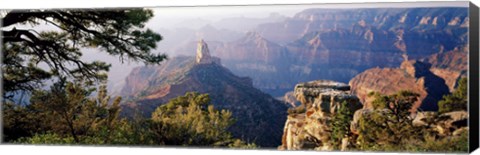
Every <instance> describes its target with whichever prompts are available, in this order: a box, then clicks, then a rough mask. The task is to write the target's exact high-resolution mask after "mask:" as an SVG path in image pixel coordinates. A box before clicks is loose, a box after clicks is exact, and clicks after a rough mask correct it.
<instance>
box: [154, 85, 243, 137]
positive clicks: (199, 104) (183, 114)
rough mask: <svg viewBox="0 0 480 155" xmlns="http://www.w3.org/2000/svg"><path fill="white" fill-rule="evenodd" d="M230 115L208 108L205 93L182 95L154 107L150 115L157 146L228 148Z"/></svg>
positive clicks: (208, 103) (211, 107)
mask: <svg viewBox="0 0 480 155" xmlns="http://www.w3.org/2000/svg"><path fill="white" fill-rule="evenodd" d="M231 116H232V113H231V112H229V111H226V110H221V111H218V110H216V109H214V107H213V105H210V97H209V96H208V94H198V93H186V94H185V96H180V97H177V98H174V99H172V100H170V102H168V103H167V104H165V105H162V106H160V107H158V108H157V109H156V110H155V112H154V113H153V114H152V121H153V128H154V132H155V135H156V137H157V140H158V143H159V144H163V145H185V146H186V145H189V146H190V145H193V146H228V145H229V144H230V143H232V141H233V138H232V136H231V134H230V133H229V132H228V131H227V129H228V127H229V126H231V125H232V124H233V123H234V120H233V119H232V118H231Z"/></svg>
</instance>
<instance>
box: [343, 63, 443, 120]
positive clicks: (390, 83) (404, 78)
mask: <svg viewBox="0 0 480 155" xmlns="http://www.w3.org/2000/svg"><path fill="white" fill-rule="evenodd" d="M430 68H431V64H429V63H424V62H421V61H416V60H411V61H404V62H403V63H402V64H401V65H400V67H399V68H383V69H380V68H374V69H369V70H367V71H365V72H363V73H360V74H358V75H357V76H355V78H353V79H352V80H351V81H350V83H349V85H350V86H351V87H352V93H354V94H356V95H357V96H358V97H359V98H360V100H361V101H362V102H363V103H364V104H365V107H366V108H372V106H371V104H370V103H371V99H370V98H369V97H368V94H369V93H370V92H379V93H381V94H386V95H389V94H393V93H396V92H398V91H401V90H409V91H412V92H415V93H418V94H419V95H420V97H419V100H418V101H417V102H416V103H415V104H414V105H413V107H412V110H413V111H416V110H417V109H418V108H421V109H422V110H425V111H436V110H438V106H437V102H438V101H439V100H440V99H441V98H442V97H443V95H446V94H448V93H449V92H450V90H449V88H448V86H447V85H446V82H445V80H444V79H442V78H441V77H439V76H437V75H435V74H434V73H432V72H431V71H430Z"/></svg>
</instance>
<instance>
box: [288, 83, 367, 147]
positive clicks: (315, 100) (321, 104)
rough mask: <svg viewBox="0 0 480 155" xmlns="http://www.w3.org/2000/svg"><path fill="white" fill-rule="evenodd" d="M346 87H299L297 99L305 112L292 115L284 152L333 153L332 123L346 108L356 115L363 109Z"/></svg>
mask: <svg viewBox="0 0 480 155" xmlns="http://www.w3.org/2000/svg"><path fill="white" fill-rule="evenodd" d="M349 90H350V86H348V85H347V84H345V83H340V82H335V81H328V80H318V81H311V82H306V83H300V84H297V85H296V86H295V90H294V96H295V97H296V98H297V100H299V101H300V102H301V104H302V105H304V106H303V107H304V108H305V110H304V112H300V113H293V114H289V115H288V118H287V121H286V123H285V127H284V132H283V137H282V145H281V146H279V149H281V150H304V149H314V150H332V149H333V148H332V146H329V144H328V140H329V139H330V137H329V136H330V135H331V127H330V120H331V118H332V116H334V115H335V113H336V112H337V110H338V108H339V107H340V106H341V105H342V104H346V106H347V107H348V108H349V109H350V110H351V111H352V112H354V111H356V110H358V109H361V108H362V104H361V103H360V100H359V99H358V98H357V97H356V96H355V95H352V94H350V91H349Z"/></svg>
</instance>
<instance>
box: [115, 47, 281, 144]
mask: <svg viewBox="0 0 480 155" xmlns="http://www.w3.org/2000/svg"><path fill="white" fill-rule="evenodd" d="M205 51H208V48H207V45H206V44H204V42H200V43H199V51H197V52H199V53H200V54H201V55H200V56H197V59H196V60H195V59H194V58H192V57H178V58H173V59H171V60H169V61H167V62H166V63H165V64H162V65H160V66H151V67H141V68H137V69H136V71H135V72H132V74H131V75H130V76H129V78H127V81H128V82H127V85H126V86H125V87H124V91H123V93H124V94H125V95H126V96H130V101H129V103H128V104H127V105H128V106H127V107H128V108H131V109H138V110H139V111H141V112H143V114H144V115H145V116H149V115H150V113H151V112H152V111H153V110H154V108H155V107H157V106H158V105H161V104H163V103H166V102H167V101H168V100H170V99H172V98H174V97H176V96H179V95H183V94H185V93H186V92H190V91H195V92H199V93H208V94H209V95H210V97H211V99H212V103H213V104H214V106H215V108H219V109H227V110H229V111H231V112H232V113H233V117H234V118H235V119H236V123H235V124H234V125H233V126H232V127H231V128H230V129H229V130H230V131H231V132H232V133H233V134H234V136H235V137H238V138H242V139H244V140H246V141H249V142H255V143H256V144H257V145H260V146H262V147H274V146H277V145H279V144H280V142H281V136H282V128H283V123H284V122H285V120H286V109H287V107H286V106H285V104H283V103H281V102H279V101H277V100H275V99H274V98H272V97H271V96H270V95H268V94H265V93H263V92H261V91H260V90H258V89H256V88H255V87H253V85H252V80H251V79H250V78H248V77H245V78H240V77H237V76H236V75H234V74H233V73H232V72H230V71H229V70H228V69H226V68H225V67H223V66H221V65H220V64H219V61H216V60H215V59H216V58H215V57H209V54H207V53H206V52H205ZM199 53H197V54H199ZM130 112H131V111H130Z"/></svg>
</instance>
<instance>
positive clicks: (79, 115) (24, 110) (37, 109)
mask: <svg viewBox="0 0 480 155" xmlns="http://www.w3.org/2000/svg"><path fill="white" fill-rule="evenodd" d="M84 87H86V88H87V89H86V88H84ZM88 87H89V86H87V85H84V84H79V83H71V82H66V81H65V80H64V79H61V80H59V82H57V83H55V84H53V85H52V86H51V88H50V90H48V91H45V90H37V91H35V92H33V96H32V97H31V101H30V102H31V104H30V105H28V106H26V107H21V106H18V107H13V106H9V107H8V108H6V109H5V110H4V111H5V113H6V114H7V115H5V117H4V119H5V120H6V122H8V125H7V126H6V127H5V128H6V132H5V135H6V137H7V138H8V139H6V140H8V141H9V140H14V139H16V138H18V137H16V136H31V135H33V134H37V135H38V134H39V135H43V134H47V133H52V134H55V135H56V136H59V137H61V138H66V137H71V138H73V140H74V142H75V143H86V144H88V143H89V142H88V141H85V140H87V139H90V141H91V140H92V138H91V137H98V138H99V139H101V140H102V141H101V142H100V141H97V142H95V143H98V144H103V143H112V139H113V138H115V135H114V134H115V133H116V132H117V131H116V130H117V129H118V128H120V127H121V125H124V124H125V122H124V121H122V120H120V119H119V118H118V114H119V112H120V105H119V104H120V101H121V98H120V97H117V98H115V99H113V101H112V100H111V99H110V96H108V95H107V91H106V87H105V86H100V87H99V90H98V91H96V92H97V96H96V97H95V98H90V97H89V96H90V94H91V93H92V92H93V91H94V89H93V88H91V89H88ZM18 114H21V115H18ZM28 119H31V120H30V121H29V120H28ZM34 128H36V129H34ZM15 129H21V130H20V131H19V132H20V133H22V134H18V133H19V132H18V131H15ZM49 137H51V135H48V136H47V137H46V138H49ZM36 138H45V137H36Z"/></svg>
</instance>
